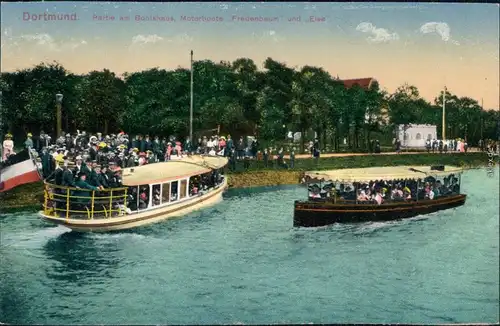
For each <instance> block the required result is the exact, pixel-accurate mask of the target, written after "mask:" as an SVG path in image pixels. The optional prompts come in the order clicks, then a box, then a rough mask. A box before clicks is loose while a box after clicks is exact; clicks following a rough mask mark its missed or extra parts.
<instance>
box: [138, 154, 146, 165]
mask: <svg viewBox="0 0 500 326" xmlns="http://www.w3.org/2000/svg"><path fill="white" fill-rule="evenodd" d="M147 162H148V161H147V160H146V153H144V152H140V153H139V166H141V165H145V164H146V163H147Z"/></svg>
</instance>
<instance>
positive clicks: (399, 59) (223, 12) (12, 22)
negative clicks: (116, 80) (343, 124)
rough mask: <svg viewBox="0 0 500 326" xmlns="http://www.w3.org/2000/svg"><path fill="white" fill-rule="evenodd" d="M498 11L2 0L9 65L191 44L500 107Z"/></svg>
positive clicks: (170, 54)
mask: <svg viewBox="0 0 500 326" xmlns="http://www.w3.org/2000/svg"><path fill="white" fill-rule="evenodd" d="M498 11H499V6H498V5H497V4H457V3H380V2H374V3H347V2H346V3H326V2H322V3H312V2H308V3H299V2H293V3H283V2H281V3H261V2H255V3H248V2H246V3H233V2H231V3H229V2H228V3H217V2H207V3H180V2H176V3H131V2H130V3H129V2H124V3H119V2H112V3H110V2H108V3H104V2H103V3H95V2H92V3H90V2H89V3H85V2H71V1H67V2H31V3H26V2H25V3H2V4H1V33H2V34H1V46H2V47H1V71H14V70H17V69H23V68H29V67H32V66H34V65H36V64H39V63H40V62H53V61H57V62H59V63H60V64H62V65H63V66H64V67H65V68H67V69H68V70H70V71H72V72H74V73H87V72H89V71H92V70H102V69H104V68H107V69H110V70H112V71H114V72H116V73H117V74H122V73H124V72H133V71H140V70H145V69H149V68H154V67H159V68H164V69H175V68H177V67H186V68H188V67H189V63H190V61H189V60H190V56H189V53H190V50H193V51H194V59H195V60H205V59H210V60H213V61H215V62H219V61H221V60H224V61H234V60H235V59H237V58H241V57H247V58H251V59H253V60H254V61H255V62H256V63H257V65H258V66H259V67H262V63H263V62H264V60H265V59H266V58H267V57H271V58H273V59H275V60H277V61H280V62H284V63H286V64H287V65H289V66H291V67H297V68H300V67H302V66H305V65H313V66H319V67H323V68H324V69H326V70H327V71H329V72H330V73H331V74H332V76H337V75H338V76H339V77H340V78H341V79H351V78H365V77H373V78H375V79H377V80H378V81H379V84H380V85H381V87H382V88H383V89H386V90H387V91H389V92H393V91H394V90H395V89H396V88H397V87H398V86H400V85H402V84H404V83H408V84H411V85H415V86H417V87H418V88H419V90H420V94H421V95H422V96H423V97H424V98H426V99H427V100H430V101H432V100H433V99H434V98H435V96H437V95H438V94H439V92H440V91H441V90H442V89H443V87H444V86H445V85H446V87H447V88H448V90H449V91H450V92H452V93H454V94H456V95H458V96H468V97H471V98H474V99H476V100H478V101H479V102H481V99H483V100H484V107H485V108H486V109H498V108H499V97H500V95H499V88H500V84H499V69H500V67H499V15H498ZM44 14H45V15H44ZM54 14H55V15H59V14H60V15H61V16H56V17H60V18H62V20H61V19H59V20H53V19H52V18H53V16H49V15H54ZM64 15H66V16H64ZM127 17H128V19H127ZM111 19H113V20H111Z"/></svg>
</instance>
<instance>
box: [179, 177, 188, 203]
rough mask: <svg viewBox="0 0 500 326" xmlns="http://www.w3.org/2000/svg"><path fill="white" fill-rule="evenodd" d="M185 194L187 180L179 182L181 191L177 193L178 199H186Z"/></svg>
mask: <svg viewBox="0 0 500 326" xmlns="http://www.w3.org/2000/svg"><path fill="white" fill-rule="evenodd" d="M186 192H187V180H186V179H184V180H181V190H180V193H179V199H183V198H185V197H186Z"/></svg>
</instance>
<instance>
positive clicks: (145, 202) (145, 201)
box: [138, 185, 149, 209]
mask: <svg viewBox="0 0 500 326" xmlns="http://www.w3.org/2000/svg"><path fill="white" fill-rule="evenodd" d="M138 206H139V209H146V208H148V206H149V185H142V186H139V200H138Z"/></svg>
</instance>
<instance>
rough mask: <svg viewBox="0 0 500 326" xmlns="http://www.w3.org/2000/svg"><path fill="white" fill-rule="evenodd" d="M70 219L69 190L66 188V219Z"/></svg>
mask: <svg viewBox="0 0 500 326" xmlns="http://www.w3.org/2000/svg"><path fill="white" fill-rule="evenodd" d="M68 218H69V188H66V219H68Z"/></svg>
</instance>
